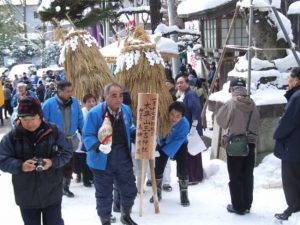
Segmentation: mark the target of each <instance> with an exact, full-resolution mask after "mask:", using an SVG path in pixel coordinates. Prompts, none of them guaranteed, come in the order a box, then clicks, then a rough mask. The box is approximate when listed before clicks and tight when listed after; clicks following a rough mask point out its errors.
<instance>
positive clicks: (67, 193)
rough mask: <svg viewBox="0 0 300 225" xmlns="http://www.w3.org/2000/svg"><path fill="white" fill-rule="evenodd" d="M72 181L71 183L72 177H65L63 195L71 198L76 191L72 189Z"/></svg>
mask: <svg viewBox="0 0 300 225" xmlns="http://www.w3.org/2000/svg"><path fill="white" fill-rule="evenodd" d="M70 183H71V179H70V178H65V177H64V178H63V195H65V196H67V197H69V198H73V197H74V193H73V192H71V191H70Z"/></svg>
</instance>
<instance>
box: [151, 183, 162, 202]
mask: <svg viewBox="0 0 300 225" xmlns="http://www.w3.org/2000/svg"><path fill="white" fill-rule="evenodd" d="M156 188H157V199H158V201H160V200H161V188H162V179H156ZM149 202H150V203H153V202H154V199H153V196H152V197H151V198H150V200H149Z"/></svg>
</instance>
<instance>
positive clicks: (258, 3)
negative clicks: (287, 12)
mask: <svg viewBox="0 0 300 225" xmlns="http://www.w3.org/2000/svg"><path fill="white" fill-rule="evenodd" d="M252 1H253V2H252V6H254V7H259V8H260V7H268V8H269V7H270V6H275V7H276V8H277V9H280V4H281V0H272V4H271V5H270V1H269V0H252ZM237 4H239V5H240V7H245V8H249V7H250V4H251V0H241V1H240V2H238V3H237Z"/></svg>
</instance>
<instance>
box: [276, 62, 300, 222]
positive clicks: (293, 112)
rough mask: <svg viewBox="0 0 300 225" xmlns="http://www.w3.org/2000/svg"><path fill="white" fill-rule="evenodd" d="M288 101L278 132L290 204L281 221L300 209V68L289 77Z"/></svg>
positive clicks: (286, 194) (287, 196)
mask: <svg viewBox="0 0 300 225" xmlns="http://www.w3.org/2000/svg"><path fill="white" fill-rule="evenodd" d="M285 97H286V99H287V104H286V106H285V109H284V113H283V115H282V116H281V118H280V121H279V123H278V126H277V128H276V130H275V132H274V139H275V140H276V144H275V149H274V155H275V156H276V157H278V158H279V159H281V176H282V186H283V191H284V195H285V199H286V203H287V205H288V207H287V209H285V210H284V211H283V212H282V213H276V214H275V217H276V218H277V219H279V220H287V219H288V218H289V217H290V216H291V215H292V213H296V212H299V211H300V151H299V150H300V149H299V146H300V138H299V137H300V123H299V118H300V67H294V68H293V69H292V71H291V73H290V75H289V78H288V91H287V92H286V94H285Z"/></svg>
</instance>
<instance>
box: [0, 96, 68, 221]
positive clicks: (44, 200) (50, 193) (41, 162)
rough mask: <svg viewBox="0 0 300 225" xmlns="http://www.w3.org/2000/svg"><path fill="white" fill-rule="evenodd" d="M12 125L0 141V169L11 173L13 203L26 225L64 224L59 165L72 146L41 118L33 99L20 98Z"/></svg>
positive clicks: (59, 132)
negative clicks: (14, 202) (17, 206)
mask: <svg viewBox="0 0 300 225" xmlns="http://www.w3.org/2000/svg"><path fill="white" fill-rule="evenodd" d="M15 125H16V126H15V127H14V128H13V129H12V130H11V131H10V132H8V133H7V134H6V135H5V136H4V137H3V138H2V140H1V142H0V169H1V170H3V171H4V172H8V173H11V174H12V182H13V187H14V193H15V201H16V204H17V205H19V207H20V210H21V215H22V218H23V221H24V224H25V225H41V216H42V218H43V219H42V221H43V224H44V225H54V224H55V225H63V224H64V221H63V219H62V216H61V201H62V180H63V175H62V170H61V168H62V166H63V165H65V164H66V163H67V162H68V161H69V160H70V158H71V157H72V146H71V143H70V141H68V140H67V139H66V138H65V135H64V134H63V133H62V132H61V131H59V130H58V129H57V127H56V126H55V125H53V124H49V123H46V122H44V121H43V112H42V109H41V105H40V102H39V101H38V99H36V98H32V97H22V98H20V99H19V105H18V118H17V120H16V121H15Z"/></svg>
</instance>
